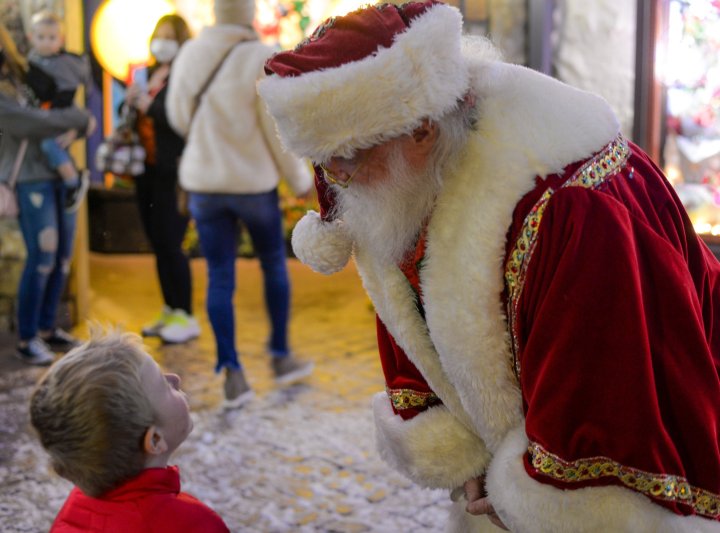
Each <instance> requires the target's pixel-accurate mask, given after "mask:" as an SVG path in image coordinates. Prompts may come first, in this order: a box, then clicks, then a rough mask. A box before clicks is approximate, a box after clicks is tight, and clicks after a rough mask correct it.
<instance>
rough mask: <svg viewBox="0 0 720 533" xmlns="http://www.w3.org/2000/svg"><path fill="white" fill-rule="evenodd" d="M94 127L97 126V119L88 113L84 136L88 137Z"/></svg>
mask: <svg viewBox="0 0 720 533" xmlns="http://www.w3.org/2000/svg"><path fill="white" fill-rule="evenodd" d="M95 128H97V120H96V119H95V116H94V115H90V118H88V125H87V129H86V130H85V137H90V135H92V134H93V132H94V131H95Z"/></svg>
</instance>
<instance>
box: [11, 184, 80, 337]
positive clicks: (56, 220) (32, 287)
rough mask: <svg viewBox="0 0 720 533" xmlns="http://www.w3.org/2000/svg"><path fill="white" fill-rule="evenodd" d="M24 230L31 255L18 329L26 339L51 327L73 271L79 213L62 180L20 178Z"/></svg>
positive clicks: (22, 283)
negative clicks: (69, 203)
mask: <svg viewBox="0 0 720 533" xmlns="http://www.w3.org/2000/svg"><path fill="white" fill-rule="evenodd" d="M17 198H18V205H19V207H20V229H21V231H22V235H23V239H24V240H25V247H26V248H27V259H26V261H25V268H24V270H23V273H22V277H21V278H20V287H19V288H18V330H19V334H20V340H21V341H27V340H30V339H32V338H33V337H35V336H36V335H37V332H38V330H49V329H51V328H52V327H53V326H54V325H55V315H56V313H57V308H58V304H59V303H60V298H61V296H62V291H63V288H64V287H65V281H66V280H67V275H68V272H69V271H70V259H71V256H72V247H73V238H74V236H75V213H66V212H65V208H64V206H65V186H64V185H63V183H62V180H60V179H56V180H47V181H37V182H32V183H18V185H17Z"/></svg>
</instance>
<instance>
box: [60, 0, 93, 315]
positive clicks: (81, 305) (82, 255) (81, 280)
mask: <svg viewBox="0 0 720 533" xmlns="http://www.w3.org/2000/svg"><path fill="white" fill-rule="evenodd" d="M64 1H65V44H66V46H67V48H68V50H71V51H73V52H78V53H80V52H84V51H85V40H84V39H83V35H84V33H85V32H84V24H85V21H84V18H83V9H82V0H64ZM84 98H85V92H84V90H80V91H78V95H77V99H76V103H77V105H78V106H80V107H84V101H85V100H84ZM71 153H72V156H73V159H74V160H75V161H77V162H80V163H79V164H78V166H79V167H84V166H85V165H84V164H83V163H82V162H83V161H85V160H86V149H85V143H84V142H78V143H75V144H74V145H73V147H72V149H71ZM88 242H89V237H88V215H87V202H83V205H82V206H81V208H80V209H79V210H78V213H77V230H76V233H75V247H74V251H73V263H72V266H71V268H70V279H69V293H70V295H71V297H72V299H73V302H74V305H73V314H74V316H73V317H72V319H73V322H74V323H75V324H78V323H82V322H84V321H85V320H86V319H87V317H88V313H89V301H90V261H89V251H88V249H89V247H88Z"/></svg>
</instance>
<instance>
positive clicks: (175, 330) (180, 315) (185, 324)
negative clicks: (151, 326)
mask: <svg viewBox="0 0 720 533" xmlns="http://www.w3.org/2000/svg"><path fill="white" fill-rule="evenodd" d="M199 335H200V324H198V321H197V320H196V319H195V317H194V316H192V315H188V314H187V313H186V312H185V311H183V310H182V309H175V310H173V312H172V314H171V315H170V318H169V319H168V320H167V322H165V326H163V327H162V328H160V331H158V336H159V337H160V338H161V339H162V340H163V342H167V343H168V344H179V343H183V342H187V341H189V340H192V339H195V338H197V337H198V336H199Z"/></svg>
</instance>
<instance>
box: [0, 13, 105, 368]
mask: <svg viewBox="0 0 720 533" xmlns="http://www.w3.org/2000/svg"><path fill="white" fill-rule="evenodd" d="M52 86H53V82H52V78H50V77H49V76H47V75H46V74H43V72H42V71H40V70H37V69H33V68H32V67H30V66H29V65H28V62H27V60H26V59H25V58H24V57H23V56H22V55H20V54H19V53H18V51H17V48H16V46H15V43H14V42H13V40H12V38H11V37H10V34H9V32H8V31H7V28H5V26H3V25H2V23H0V130H1V131H2V138H1V139H0V181H2V182H9V181H12V179H13V178H14V179H15V181H16V193H17V200H18V206H19V208H20V214H19V223H20V229H21V231H22V235H23V239H24V240H25V246H26V248H27V259H26V261H25V267H24V270H23V274H22V278H21V280H20V286H19V288H18V298H17V299H18V317H17V318H18V332H19V337H20V338H19V342H18V346H17V356H18V357H19V358H20V359H21V360H23V361H24V362H26V363H28V364H32V365H49V364H50V363H52V361H53V358H54V353H53V351H52V350H53V349H57V350H63V351H64V350H67V349H69V348H71V347H73V346H75V345H77V344H78V341H77V340H76V339H75V338H73V337H72V336H71V335H70V334H68V333H67V332H65V331H63V330H62V329H60V328H56V327H55V315H56V312H57V308H58V304H59V302H60V297H61V296H62V291H63V288H64V286H65V281H66V280H67V274H68V272H69V270H70V259H71V254H72V248H73V238H74V235H75V217H76V213H69V212H67V211H66V209H65V207H64V206H65V197H66V194H67V189H66V187H65V185H64V184H63V180H62V179H61V178H60V176H59V175H58V174H57V172H56V171H55V170H53V169H51V168H50V167H49V166H48V163H47V160H46V158H45V157H44V155H43V153H42V150H41V148H40V143H41V142H42V140H43V139H45V138H47V137H49V136H57V138H58V140H59V142H60V143H61V144H63V145H64V146H67V145H69V144H70V143H71V142H72V141H73V140H74V139H75V138H76V137H77V136H78V134H85V133H86V132H87V131H88V130H92V129H93V128H94V126H95V120H94V119H93V117H92V116H91V115H89V114H88V113H87V112H85V111H83V110H80V109H77V108H66V109H51V110H43V109H38V108H37V107H34V106H35V105H36V104H37V98H36V96H40V95H36V92H39V91H41V90H44V89H47V88H48V87H52ZM44 96H45V95H43V97H44ZM15 169H17V170H15Z"/></svg>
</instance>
